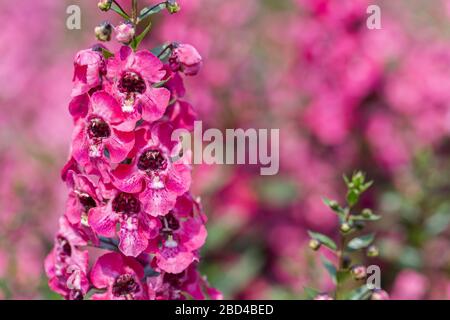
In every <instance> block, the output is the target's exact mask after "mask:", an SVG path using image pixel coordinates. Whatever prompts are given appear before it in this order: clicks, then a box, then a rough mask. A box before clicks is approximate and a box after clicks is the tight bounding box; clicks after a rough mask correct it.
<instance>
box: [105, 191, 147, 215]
mask: <svg viewBox="0 0 450 320" xmlns="http://www.w3.org/2000/svg"><path fill="white" fill-rule="evenodd" d="M112 209H113V210H114V211H115V212H122V213H127V214H132V213H139V211H141V202H140V201H139V200H138V199H136V197H134V196H133V195H131V194H129V193H123V192H122V193H119V194H118V195H117V196H116V197H115V198H114V200H113V203H112Z"/></svg>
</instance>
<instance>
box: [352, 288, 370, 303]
mask: <svg viewBox="0 0 450 320" xmlns="http://www.w3.org/2000/svg"><path fill="white" fill-rule="evenodd" d="M371 295H372V290H371V289H370V288H369V287H368V286H367V285H363V286H362V287H359V288H358V289H355V290H353V291H351V292H350V293H349V295H348V300H368V299H369V298H370V296H371Z"/></svg>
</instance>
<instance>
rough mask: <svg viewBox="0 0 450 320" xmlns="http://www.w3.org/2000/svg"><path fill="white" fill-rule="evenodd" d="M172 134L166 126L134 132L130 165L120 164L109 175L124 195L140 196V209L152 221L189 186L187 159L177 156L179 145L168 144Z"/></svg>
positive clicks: (170, 127) (172, 205)
mask: <svg viewBox="0 0 450 320" xmlns="http://www.w3.org/2000/svg"><path fill="white" fill-rule="evenodd" d="M172 132H173V128H172V126H171V125H170V124H169V123H167V122H159V123H155V124H153V125H151V126H145V127H143V128H142V129H140V130H138V131H136V146H135V151H133V153H135V156H134V158H133V160H132V162H131V164H120V165H119V166H118V167H117V168H116V169H115V170H113V171H112V176H113V184H114V185H115V186H116V187H117V188H118V189H120V190H122V191H123V192H127V193H137V192H142V193H141V194H140V195H139V200H140V201H141V203H142V205H143V209H144V211H145V212H147V213H148V214H150V215H152V216H154V217H157V216H161V215H165V214H167V213H168V212H169V210H170V209H172V208H173V207H174V205H175V201H176V198H177V196H180V195H182V194H184V193H185V192H186V191H188V189H189V186H190V183H191V170H190V165H189V162H190V157H189V156H190V155H189V154H185V155H182V156H180V148H181V144H180V143H179V142H173V141H172V140H171V135H172Z"/></svg>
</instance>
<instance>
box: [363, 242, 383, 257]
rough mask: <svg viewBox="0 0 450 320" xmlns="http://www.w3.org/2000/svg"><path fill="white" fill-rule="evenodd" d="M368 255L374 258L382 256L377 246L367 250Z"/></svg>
mask: <svg viewBox="0 0 450 320" xmlns="http://www.w3.org/2000/svg"><path fill="white" fill-rule="evenodd" d="M366 254H367V256H368V257H371V258H374V257H378V255H379V254H380V251H379V250H378V247H377V246H375V245H371V246H369V247H368V248H367V252H366Z"/></svg>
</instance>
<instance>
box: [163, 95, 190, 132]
mask: <svg viewBox="0 0 450 320" xmlns="http://www.w3.org/2000/svg"><path fill="white" fill-rule="evenodd" d="M166 115H167V116H168V118H169V120H170V123H171V124H172V125H173V126H174V128H175V129H186V130H189V131H192V130H193V129H194V122H195V120H197V114H196V113H195V111H194V109H193V108H192V106H191V104H190V103H188V102H186V101H182V100H177V102H175V103H174V104H172V105H171V106H169V107H168V108H167V111H166Z"/></svg>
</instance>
